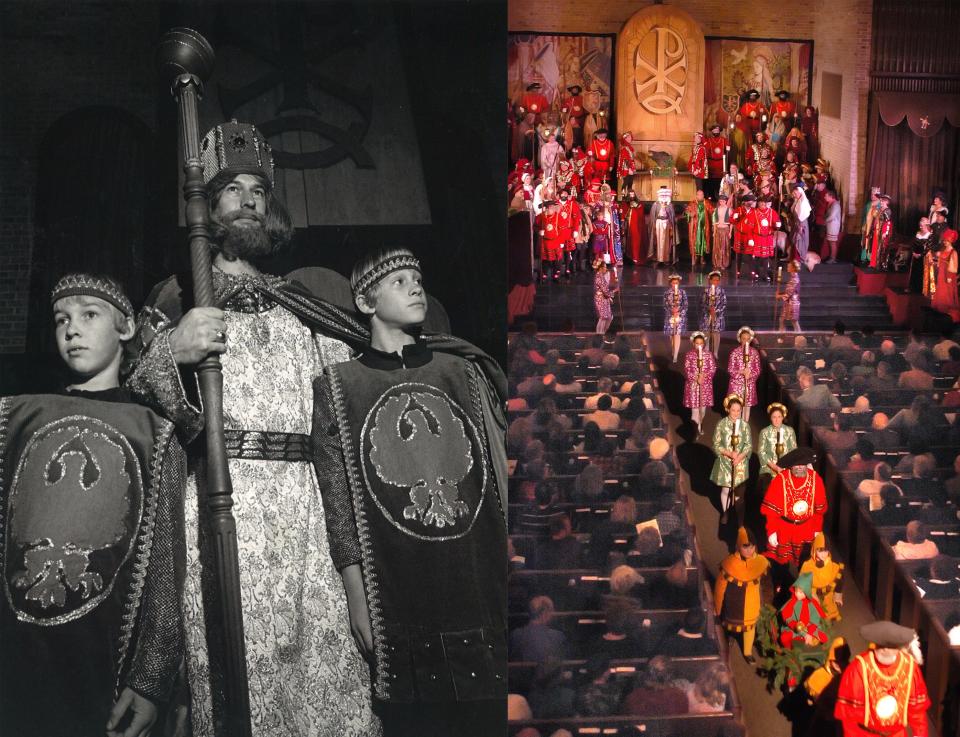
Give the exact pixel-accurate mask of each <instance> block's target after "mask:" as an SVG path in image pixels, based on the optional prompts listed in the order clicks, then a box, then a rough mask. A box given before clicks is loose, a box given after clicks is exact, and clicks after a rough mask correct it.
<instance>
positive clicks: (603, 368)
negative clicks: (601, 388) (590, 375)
mask: <svg viewBox="0 0 960 737" xmlns="http://www.w3.org/2000/svg"><path fill="white" fill-rule="evenodd" d="M619 367H620V356H618V355H617V354H616V353H608V354H607V355H605V356H604V357H603V360H602V361H600V375H601V376H610V375H612V374H615V373H617V370H618V369H619Z"/></svg>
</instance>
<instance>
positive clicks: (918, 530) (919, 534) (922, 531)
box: [907, 519, 927, 545]
mask: <svg viewBox="0 0 960 737" xmlns="http://www.w3.org/2000/svg"><path fill="white" fill-rule="evenodd" d="M926 539H927V526H926V525H925V524H923V522H921V521H920V520H916V519H915V520H911V521H910V522H907V542H908V543H910V544H911V545H919V544H920V543H922V542H925V541H926Z"/></svg>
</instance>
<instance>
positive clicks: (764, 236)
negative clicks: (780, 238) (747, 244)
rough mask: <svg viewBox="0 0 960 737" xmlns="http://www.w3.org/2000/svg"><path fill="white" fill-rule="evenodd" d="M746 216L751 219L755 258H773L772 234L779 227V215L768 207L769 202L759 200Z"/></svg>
mask: <svg viewBox="0 0 960 737" xmlns="http://www.w3.org/2000/svg"><path fill="white" fill-rule="evenodd" d="M747 217H748V218H750V220H751V221H752V222H751V223H750V229H751V230H752V231H753V255H754V256H756V257H757V258H773V253H774V240H773V234H774V233H775V232H776V231H777V229H778V228H780V227H781V223H780V216H779V215H778V214H777V213H776V212H774V210H773V209H772V208H771V207H770V203H769V202H761V203H760V206H759V207H757V208H756V209H754V210H753V212H751V213H750V214H749V215H748V216H747Z"/></svg>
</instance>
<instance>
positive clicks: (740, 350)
mask: <svg viewBox="0 0 960 737" xmlns="http://www.w3.org/2000/svg"><path fill="white" fill-rule="evenodd" d="M753 336H754V332H753V328H751V327H749V326H747V325H744V326H743V327H742V328H740V329H739V330H738V331H737V347H736V348H734V349H733V350H732V351H730V357H729V358H728V359H727V372H728V373H729V374H730V383H729V385H728V387H727V394H736V395H737V396H738V397H740V398H741V400H742V401H743V419H744V420H746V421H747V422H749V421H750V408H751V407H753V406H754V405H755V404H756V403H757V378H758V377H759V376H760V371H761V370H762V366H761V365H760V352H759V351H758V350H757V349H756V348H754V347H753V346H752V345H750V343H751V342H752V341H753Z"/></svg>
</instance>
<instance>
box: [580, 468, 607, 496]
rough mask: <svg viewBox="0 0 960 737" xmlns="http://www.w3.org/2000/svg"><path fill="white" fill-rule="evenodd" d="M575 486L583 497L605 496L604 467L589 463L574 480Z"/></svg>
mask: <svg viewBox="0 0 960 737" xmlns="http://www.w3.org/2000/svg"><path fill="white" fill-rule="evenodd" d="M573 488H574V491H576V493H577V495H578V496H579V497H581V498H583V499H599V498H600V497H602V496H603V469H601V468H600V466H598V465H597V464H596V463H588V464H587V466H586V468H584V469H583V470H582V471H581V472H580V474H579V475H578V476H577V479H576V481H574V482H573Z"/></svg>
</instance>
